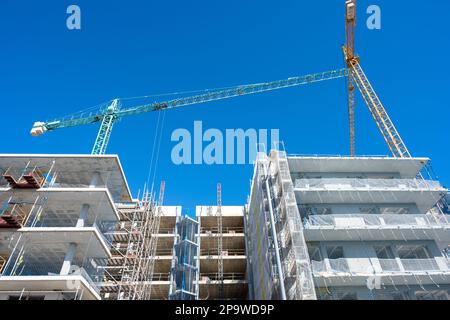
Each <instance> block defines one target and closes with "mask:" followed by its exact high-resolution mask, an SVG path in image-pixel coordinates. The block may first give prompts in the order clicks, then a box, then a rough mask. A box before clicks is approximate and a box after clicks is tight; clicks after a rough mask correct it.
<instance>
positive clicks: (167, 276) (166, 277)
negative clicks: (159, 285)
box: [152, 272, 170, 281]
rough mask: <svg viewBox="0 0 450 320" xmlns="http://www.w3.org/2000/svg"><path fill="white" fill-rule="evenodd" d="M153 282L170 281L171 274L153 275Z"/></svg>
mask: <svg viewBox="0 0 450 320" xmlns="http://www.w3.org/2000/svg"><path fill="white" fill-rule="evenodd" d="M152 281H170V272H167V273H153V276H152Z"/></svg>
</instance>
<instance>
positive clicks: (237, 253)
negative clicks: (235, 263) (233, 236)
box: [200, 248, 245, 257]
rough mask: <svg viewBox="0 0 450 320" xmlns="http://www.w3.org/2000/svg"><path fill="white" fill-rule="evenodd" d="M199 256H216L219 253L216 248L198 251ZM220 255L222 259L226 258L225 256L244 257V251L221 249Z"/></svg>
mask: <svg viewBox="0 0 450 320" xmlns="http://www.w3.org/2000/svg"><path fill="white" fill-rule="evenodd" d="M200 255H201V256H218V255H219V251H218V250H217V248H211V249H208V248H205V249H200ZM222 255H223V256H224V257H227V256H245V250H244V249H223V250H222Z"/></svg>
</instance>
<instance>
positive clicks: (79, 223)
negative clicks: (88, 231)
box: [76, 204, 89, 228]
mask: <svg viewBox="0 0 450 320" xmlns="http://www.w3.org/2000/svg"><path fill="white" fill-rule="evenodd" d="M88 212H89V205H88V204H83V206H82V207H81V211H80V216H79V217H78V221H77V225H76V227H77V228H82V227H84V225H85V222H86V219H87V217H88Z"/></svg>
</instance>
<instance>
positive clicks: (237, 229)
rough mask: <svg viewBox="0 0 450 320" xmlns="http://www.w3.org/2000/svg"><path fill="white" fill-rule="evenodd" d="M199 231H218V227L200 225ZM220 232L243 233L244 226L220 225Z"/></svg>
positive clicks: (215, 232)
mask: <svg viewBox="0 0 450 320" xmlns="http://www.w3.org/2000/svg"><path fill="white" fill-rule="evenodd" d="M200 231H201V233H206V234H208V233H213V234H217V233H219V229H218V228H217V227H202V228H200ZM222 233H244V227H225V226H223V227H222Z"/></svg>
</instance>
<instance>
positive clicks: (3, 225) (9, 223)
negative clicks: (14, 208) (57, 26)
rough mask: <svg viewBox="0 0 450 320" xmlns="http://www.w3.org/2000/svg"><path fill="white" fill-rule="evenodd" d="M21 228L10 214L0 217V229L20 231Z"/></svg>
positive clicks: (15, 218)
mask: <svg viewBox="0 0 450 320" xmlns="http://www.w3.org/2000/svg"><path fill="white" fill-rule="evenodd" d="M21 227H22V226H21V225H20V223H19V222H18V221H17V217H16V216H13V215H11V214H4V215H2V216H0V229H20V228H21Z"/></svg>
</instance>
